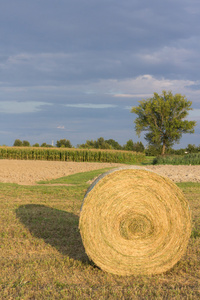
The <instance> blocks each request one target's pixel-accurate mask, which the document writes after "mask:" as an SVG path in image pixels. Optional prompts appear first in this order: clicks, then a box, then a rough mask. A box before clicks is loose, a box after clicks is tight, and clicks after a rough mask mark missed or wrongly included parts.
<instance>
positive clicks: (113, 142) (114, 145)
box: [105, 139, 122, 150]
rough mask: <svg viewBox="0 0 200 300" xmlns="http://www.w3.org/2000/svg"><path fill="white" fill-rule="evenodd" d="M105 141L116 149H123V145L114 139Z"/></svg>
mask: <svg viewBox="0 0 200 300" xmlns="http://www.w3.org/2000/svg"><path fill="white" fill-rule="evenodd" d="M105 143H107V144H108V145H110V146H111V147H112V149H115V150H121V149H122V146H121V145H120V144H119V143H118V142H116V141H115V140H113V139H109V140H105Z"/></svg>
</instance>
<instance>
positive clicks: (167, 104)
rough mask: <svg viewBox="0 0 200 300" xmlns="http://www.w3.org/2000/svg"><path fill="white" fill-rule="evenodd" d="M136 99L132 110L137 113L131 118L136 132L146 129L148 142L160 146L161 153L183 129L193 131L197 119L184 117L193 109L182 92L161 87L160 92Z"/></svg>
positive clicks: (180, 135) (175, 140)
mask: <svg viewBox="0 0 200 300" xmlns="http://www.w3.org/2000/svg"><path fill="white" fill-rule="evenodd" d="M139 103H140V104H139V105H138V106H137V107H133V108H132V110H131V112H132V113H135V114H137V115H138V117H137V118H136V119H135V121H134V123H135V129H136V133H137V134H138V136H140V133H141V132H142V131H147V132H148V133H146V135H145V139H146V140H147V141H148V143H149V145H152V146H155V147H156V148H158V147H159V146H161V154H162V155H164V154H165V150H166V148H168V147H171V146H172V145H173V144H174V143H175V142H179V140H180V139H181V137H182V134H183V133H193V132H194V127H195V125H196V122H195V121H187V120H185V118H186V117H187V115H188V111H189V110H191V109H192V108H191V105H192V102H191V101H188V100H187V99H186V98H185V96H182V95H181V94H175V95H173V94H172V93H171V92H166V91H163V92H162V95H158V94H157V93H154V96H153V97H152V98H149V99H147V100H142V101H139Z"/></svg>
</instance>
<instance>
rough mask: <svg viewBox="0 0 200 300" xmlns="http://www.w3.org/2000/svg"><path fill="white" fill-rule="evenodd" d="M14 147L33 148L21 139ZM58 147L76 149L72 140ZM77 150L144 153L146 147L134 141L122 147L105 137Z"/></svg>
mask: <svg viewBox="0 0 200 300" xmlns="http://www.w3.org/2000/svg"><path fill="white" fill-rule="evenodd" d="M13 146H14V147H31V144H30V142H29V141H21V140H20V139H16V140H15V141H14V144H13ZM55 146H56V147H58V148H75V147H73V146H72V144H71V142H70V140H68V139H61V140H58V141H57V142H56V145H55ZM32 147H48V148H50V147H53V146H52V145H50V144H47V143H42V144H41V145H39V144H38V143H35V144H33V145H32ZM76 148H79V149H110V150H127V151H135V152H144V149H145V147H144V145H143V144H142V142H136V143H134V142H133V140H131V139H130V140H128V141H127V142H126V144H125V145H123V146H121V145H120V144H119V143H118V142H117V141H115V140H113V139H109V140H105V139H104V138H103V137H100V138H98V139H97V140H87V141H86V142H85V144H79V145H77V147H76Z"/></svg>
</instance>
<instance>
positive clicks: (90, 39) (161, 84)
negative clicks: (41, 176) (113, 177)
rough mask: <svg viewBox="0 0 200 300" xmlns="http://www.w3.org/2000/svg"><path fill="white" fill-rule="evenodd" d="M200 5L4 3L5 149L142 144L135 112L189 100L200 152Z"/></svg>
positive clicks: (188, 138) (0, 24) (0, 34)
mask: <svg viewBox="0 0 200 300" xmlns="http://www.w3.org/2000/svg"><path fill="white" fill-rule="evenodd" d="M199 70H200V2H199V0H165V1H160V0H151V1H149V0H125V1H121V0H18V1H16V0H9V1H6V0H0V145H7V146H12V145H13V143H14V141H15V139H20V140H22V141H23V140H28V141H29V142H30V143H31V145H32V144H35V143H39V144H40V145H41V144H42V143H44V142H46V143H47V144H54V145H55V144H56V142H57V140H60V139H69V140H70V141H71V143H72V145H73V146H75V147H76V146H77V145H78V144H82V143H85V142H86V140H91V139H93V140H97V139H98V138H99V137H104V138H105V139H114V140H116V141H118V142H119V143H120V144H121V145H124V144H126V142H127V141H128V140H129V139H132V140H133V141H134V142H138V141H142V142H143V143H144V145H145V144H146V141H145V139H144V134H142V135H141V137H140V138H139V137H138V136H137V135H136V132H135V128H134V119H135V118H136V117H137V116H136V115H135V114H133V113H131V112H130V110H131V107H133V106H137V105H138V104H139V103H138V101H140V100H142V99H148V98H150V97H152V96H153V93H154V92H156V93H158V94H161V93H162V91H163V90H166V91H172V93H173V94H176V93H180V94H182V95H185V97H186V98H187V99H188V100H190V101H192V108H193V110H192V111H190V113H189V115H188V117H187V119H188V120H195V121H197V125H196V127H195V133H194V134H183V136H182V138H181V140H180V143H179V144H175V145H174V148H175V149H179V148H184V147H186V146H187V145H188V144H195V145H196V146H198V145H199V144H200V71H199Z"/></svg>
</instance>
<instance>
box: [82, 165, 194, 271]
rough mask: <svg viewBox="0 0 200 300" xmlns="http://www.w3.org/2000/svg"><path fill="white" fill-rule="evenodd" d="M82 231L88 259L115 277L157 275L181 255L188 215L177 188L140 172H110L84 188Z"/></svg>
mask: <svg viewBox="0 0 200 300" xmlns="http://www.w3.org/2000/svg"><path fill="white" fill-rule="evenodd" d="M79 228H80V233H81V237H82V241H83V245H84V247H85V251H86V253H87V255H88V257H89V258H90V259H91V260H92V261H93V262H94V263H95V264H96V265H97V266H98V267H100V268H101V269H102V270H104V271H106V272H109V273H113V274H118V275H138V274H159V273H162V272H165V271H167V270H169V269H170V268H172V267H173V266H174V265H175V264H176V263H177V262H178V261H179V260H180V258H181V256H182V255H183V254H184V252H185V250H186V247H187V244H188V240H189V237H190V234H191V216H190V211H189V207H188V203H187V201H186V199H185V197H184V195H183V193H182V192H181V190H180V189H179V188H178V187H177V186H176V185H175V184H174V183H173V182H172V181H171V180H169V179H168V178H165V177H162V176H160V175H158V174H156V173H154V172H152V171H149V170H146V169H140V168H125V169H122V168H121V169H117V170H112V171H109V172H107V173H104V174H103V175H101V176H100V177H98V178H97V179H96V180H95V182H94V183H93V184H92V185H91V186H90V188H89V189H88V191H87V193H86V195H85V198H84V202H83V205H82V209H81V215H80V221H79Z"/></svg>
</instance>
